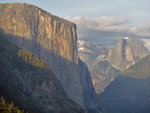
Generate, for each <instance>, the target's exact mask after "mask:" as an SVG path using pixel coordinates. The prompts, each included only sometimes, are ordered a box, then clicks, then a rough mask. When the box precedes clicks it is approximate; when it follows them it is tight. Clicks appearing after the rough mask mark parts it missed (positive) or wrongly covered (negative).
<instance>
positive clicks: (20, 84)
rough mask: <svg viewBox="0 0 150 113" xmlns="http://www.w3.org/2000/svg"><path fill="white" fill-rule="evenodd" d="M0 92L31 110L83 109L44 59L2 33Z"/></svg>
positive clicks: (77, 112) (75, 112)
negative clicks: (72, 98)
mask: <svg viewBox="0 0 150 113" xmlns="http://www.w3.org/2000/svg"><path fill="white" fill-rule="evenodd" d="M0 96H4V97H5V98H6V100H7V101H9V102H12V101H13V102H14V104H15V105H17V106H19V107H20V108H22V109H24V110H25V111H26V112H30V113H85V111H84V110H83V109H82V107H81V106H80V105H79V104H77V103H75V102H74V101H72V100H71V99H69V98H68V97H67V95H66V92H65V91H64V88H63V87H62V85H61V84H60V82H59V81H58V80H57V79H56V78H55V75H54V74H53V72H52V70H51V69H50V68H49V67H48V66H47V65H46V64H45V63H44V61H43V60H40V59H39V58H38V57H37V56H36V55H34V54H32V53H31V52H29V51H27V50H24V49H22V48H20V47H17V46H16V45H14V44H11V43H10V42H9V41H8V40H7V38H6V37H5V38H4V37H3V36H2V35H0ZM0 112H2V111H1V110H0ZM5 112H6V110H5ZM19 113H20V112H19Z"/></svg>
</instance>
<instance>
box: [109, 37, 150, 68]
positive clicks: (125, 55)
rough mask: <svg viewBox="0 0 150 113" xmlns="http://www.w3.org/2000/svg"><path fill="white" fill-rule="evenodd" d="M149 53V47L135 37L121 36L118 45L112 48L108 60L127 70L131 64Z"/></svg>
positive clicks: (116, 66)
mask: <svg viewBox="0 0 150 113" xmlns="http://www.w3.org/2000/svg"><path fill="white" fill-rule="evenodd" d="M148 54H149V51H148V49H147V48H146V47H145V46H144V45H143V44H142V42H140V41H138V40H137V39H135V38H129V37H124V38H119V40H118V43H117V45H116V46H115V47H114V48H112V49H110V51H109V52H108V56H107V61H108V62H109V63H110V64H111V65H112V66H114V67H115V68H117V69H119V70H126V69H127V68H129V67H130V66H131V65H133V64H135V63H136V62H138V61H139V59H142V58H144V57H145V56H147V55H148Z"/></svg>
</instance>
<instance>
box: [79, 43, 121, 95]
mask: <svg viewBox="0 0 150 113" xmlns="http://www.w3.org/2000/svg"><path fill="white" fill-rule="evenodd" d="M78 51H79V57H80V58H81V60H82V61H84V62H85V63H86V64H87V66H88V69H89V71H90V73H91V78H92V82H93V85H94V88H95V90H96V92H97V93H101V92H103V91H104V89H105V88H106V87H107V86H108V85H109V84H110V82H112V81H113V80H114V78H115V77H116V76H117V75H118V74H120V71H119V70H117V69H116V68H114V67H113V66H111V64H110V63H108V61H107V60H106V57H107V53H108V48H107V47H105V46H103V45H98V44H92V43H89V42H88V41H84V40H79V41H78Z"/></svg>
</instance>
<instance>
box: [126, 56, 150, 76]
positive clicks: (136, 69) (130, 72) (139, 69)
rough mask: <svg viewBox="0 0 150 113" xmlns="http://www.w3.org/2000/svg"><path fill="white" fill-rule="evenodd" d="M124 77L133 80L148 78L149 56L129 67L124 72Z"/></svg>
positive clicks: (149, 74) (149, 71) (149, 68)
mask: <svg viewBox="0 0 150 113" xmlns="http://www.w3.org/2000/svg"><path fill="white" fill-rule="evenodd" d="M124 75H127V76H130V77H133V78H143V79H147V78H150V56H147V57H145V58H143V59H141V60H140V61H139V62H138V63H136V64H135V65H133V66H131V67H130V68H129V69H127V70H126V71H125V72H124Z"/></svg>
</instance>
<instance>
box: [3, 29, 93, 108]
mask: <svg viewBox="0 0 150 113" xmlns="http://www.w3.org/2000/svg"><path fill="white" fill-rule="evenodd" d="M0 31H1V33H2V34H4V36H5V37H8V39H9V41H10V42H12V43H14V44H17V45H18V46H20V47H22V48H24V49H27V50H29V51H31V52H32V53H34V54H35V55H37V56H38V57H39V58H40V59H43V60H44V61H45V62H46V63H47V65H48V66H49V67H50V68H51V70H53V72H54V74H55V76H56V78H57V79H58V80H59V81H60V82H61V84H62V85H63V87H64V89H65V91H66V92H67V94H68V97H69V98H71V99H73V100H77V102H81V101H82V99H83V101H84V107H85V108H86V109H88V108H92V109H95V108H96V106H95V102H94V97H95V90H94V88H93V85H92V81H91V76H90V73H89V71H88V68H87V66H86V65H85V64H84V63H83V62H82V61H81V60H80V59H79V63H78V64H75V63H74V62H70V61H68V60H66V59H64V58H62V57H60V56H58V55H56V54H55V53H54V52H53V51H50V50H47V49H46V48H43V47H42V46H41V45H40V44H39V43H38V42H36V40H34V41H33V40H32V41H31V40H27V39H26V38H25V37H17V36H13V35H10V34H5V32H4V30H2V29H0ZM82 96H83V98H82Z"/></svg>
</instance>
